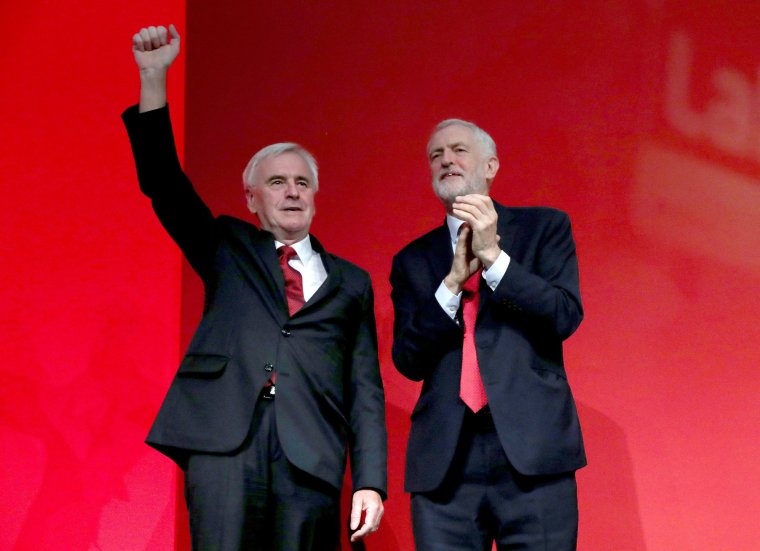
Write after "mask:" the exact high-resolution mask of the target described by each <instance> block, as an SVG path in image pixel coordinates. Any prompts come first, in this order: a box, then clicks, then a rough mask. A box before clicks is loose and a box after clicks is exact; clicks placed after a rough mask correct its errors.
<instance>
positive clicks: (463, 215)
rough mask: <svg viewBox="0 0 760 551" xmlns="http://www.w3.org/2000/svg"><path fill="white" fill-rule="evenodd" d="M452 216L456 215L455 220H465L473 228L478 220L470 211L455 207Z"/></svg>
mask: <svg viewBox="0 0 760 551" xmlns="http://www.w3.org/2000/svg"><path fill="white" fill-rule="evenodd" d="M451 214H453V215H454V217H455V218H459V219H460V220H464V221H465V222H467V223H468V224H469V225H470V226H471V227H472V226H474V225H475V224H476V223H477V221H478V220H477V218H476V217H475V215H474V214H473V213H472V212H470V211H469V210H465V209H464V208H459V207H457V206H453V207H452V209H451Z"/></svg>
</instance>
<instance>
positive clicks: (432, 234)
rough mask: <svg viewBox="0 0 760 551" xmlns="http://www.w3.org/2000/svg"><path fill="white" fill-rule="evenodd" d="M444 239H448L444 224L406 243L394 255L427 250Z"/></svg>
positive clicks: (447, 230) (447, 231) (438, 244)
mask: <svg viewBox="0 0 760 551" xmlns="http://www.w3.org/2000/svg"><path fill="white" fill-rule="evenodd" d="M446 239H450V237H449V229H448V228H447V227H446V226H445V225H441V226H438V227H437V228H433V229H432V230H430V231H429V232H427V233H425V234H423V235H421V236H419V237H418V238H417V239H415V240H414V241H412V242H411V243H408V244H407V245H406V246H404V247H403V248H402V249H401V250H400V251H399V252H398V253H396V256H402V257H403V256H406V255H408V254H415V253H417V252H419V251H421V250H429V249H430V247H435V246H440V242H441V240H446Z"/></svg>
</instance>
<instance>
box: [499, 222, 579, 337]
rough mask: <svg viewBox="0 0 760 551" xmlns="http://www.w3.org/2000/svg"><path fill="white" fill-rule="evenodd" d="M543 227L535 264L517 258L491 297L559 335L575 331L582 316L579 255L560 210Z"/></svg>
mask: <svg viewBox="0 0 760 551" xmlns="http://www.w3.org/2000/svg"><path fill="white" fill-rule="evenodd" d="M549 212H551V213H552V216H551V217H550V219H549V220H548V223H547V224H545V225H544V226H543V227H542V230H541V235H540V237H539V238H538V240H537V241H536V253H535V255H534V256H533V260H532V265H531V266H527V265H524V264H521V263H520V262H518V261H516V260H515V259H514V258H512V260H511V261H510V263H509V268H508V269H507V272H506V274H505V275H504V277H503V278H502V280H501V282H500V283H499V285H498V286H497V287H496V289H495V290H494V292H493V295H492V296H491V300H493V301H496V306H497V307H500V308H505V309H507V310H509V311H511V312H513V313H515V314H517V315H518V316H517V318H516V319H524V320H526V322H528V323H531V324H535V325H538V326H540V327H541V328H542V329H543V330H545V331H549V332H550V333H551V334H553V335H554V336H556V337H558V338H559V339H566V338H568V337H569V336H570V335H572V334H573V333H574V332H575V330H576V329H577V328H578V326H579V325H580V323H581V320H582V319H583V306H582V304H581V296H580V285H579V278H578V258H577V256H576V251H575V242H574V240H573V236H572V231H571V229H570V219H569V217H568V216H567V214H565V213H563V212H561V211H555V210H552V211H549Z"/></svg>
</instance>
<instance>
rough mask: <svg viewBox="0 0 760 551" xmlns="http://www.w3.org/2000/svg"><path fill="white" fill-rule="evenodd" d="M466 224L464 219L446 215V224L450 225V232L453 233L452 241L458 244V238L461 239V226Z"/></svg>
mask: <svg viewBox="0 0 760 551" xmlns="http://www.w3.org/2000/svg"><path fill="white" fill-rule="evenodd" d="M462 224H464V220H460V219H459V218H454V217H453V216H451V215H450V214H447V215H446V225H447V226H448V227H449V234H451V243H452V244H453V245H456V242H457V239H459V228H461V227H462Z"/></svg>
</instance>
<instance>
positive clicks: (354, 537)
mask: <svg viewBox="0 0 760 551" xmlns="http://www.w3.org/2000/svg"><path fill="white" fill-rule="evenodd" d="M370 532H373V530H372V526H370V525H369V524H368V523H367V522H365V523H364V524H363V525H362V527H361V528H360V529H359V530H357V531H356V532H354V533H353V534H351V541H358V540H360V539H362V538H364V537H365V536H366V535H367V534H369V533H370Z"/></svg>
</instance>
